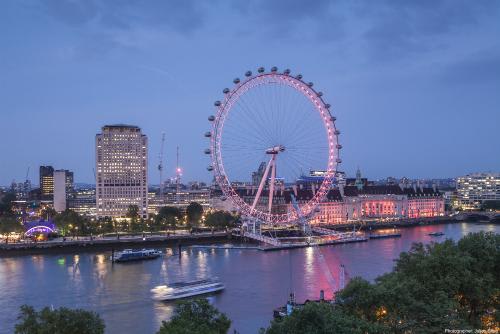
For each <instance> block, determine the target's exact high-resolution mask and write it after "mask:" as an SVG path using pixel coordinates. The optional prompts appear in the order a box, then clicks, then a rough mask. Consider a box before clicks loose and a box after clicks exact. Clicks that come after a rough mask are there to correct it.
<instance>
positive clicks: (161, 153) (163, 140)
mask: <svg viewBox="0 0 500 334" xmlns="http://www.w3.org/2000/svg"><path fill="white" fill-rule="evenodd" d="M164 147H165V132H163V133H162V134H161V148H160V154H158V159H159V162H158V171H159V172H160V197H161V198H163V149H164Z"/></svg>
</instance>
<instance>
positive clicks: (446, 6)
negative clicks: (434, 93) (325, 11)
mask: <svg viewBox="0 0 500 334" xmlns="http://www.w3.org/2000/svg"><path fill="white" fill-rule="evenodd" d="M499 9H500V2H498V1H487V0H485V1H481V0H480V1H465V0H420V1H409V0H399V1H396V0H385V1H377V2H367V1H359V2H357V4H356V12H357V13H358V17H359V18H360V19H361V20H363V21H364V22H365V24H366V26H367V29H366V31H365V33H364V34H363V37H364V40H365V42H366V46H367V49H368V51H369V52H370V54H371V56H372V57H374V58H387V59H389V60H392V59H394V58H398V57H404V56H408V55H412V54H418V53H423V52H427V51H430V50H432V49H435V48H437V47H438V46H441V42H440V38H441V37H443V36H446V35H449V34H454V33H457V34H459V33H461V32H463V29H466V28H467V27H473V26H475V25H477V24H479V23H480V22H481V20H483V19H484V18H487V17H490V16H495V15H496V16H498V13H499Z"/></svg>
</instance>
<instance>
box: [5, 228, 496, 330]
mask: <svg viewBox="0 0 500 334" xmlns="http://www.w3.org/2000/svg"><path fill="white" fill-rule="evenodd" d="M435 231H442V232H444V233H445V236H443V237H430V236H429V235H428V233H430V232H435ZM477 231H494V232H496V233H500V226H499V225H490V224H484V225H480V224H473V223H461V224H447V225H433V226H420V227H412V228H406V229H402V230H401V231H400V232H401V233H402V237H401V238H394V239H377V240H370V241H368V242H361V243H353V244H344V245H335V246H323V247H321V248H320V249H321V250H320V252H321V254H322V255H323V258H324V259H325V260H326V263H327V266H328V268H329V269H328V270H329V271H330V272H331V273H332V275H333V276H334V278H335V280H336V284H339V267H340V264H343V265H344V266H345V268H346V273H347V278H349V277H354V276H362V277H364V278H366V279H369V280H373V279H374V278H376V277H377V276H379V275H381V274H383V273H385V272H388V271H390V270H391V269H392V268H393V265H394V261H393V260H394V259H395V258H397V257H398V256H399V253H400V252H402V251H407V250H409V249H410V247H411V244H412V243H413V242H417V241H418V242H424V243H428V242H431V241H442V240H444V239H445V238H452V239H454V240H458V239H460V238H461V237H462V236H464V235H466V234H467V233H469V232H477ZM174 251H176V250H175V249H174V250H173V249H171V248H166V249H165V252H166V253H167V254H168V255H166V256H164V257H162V258H159V259H156V260H151V261H142V262H136V263H125V264H112V263H111V261H110V260H109V257H110V252H81V253H78V254H59V255H56V254H46V255H26V256H13V257H1V258H0V310H1V312H0V333H2V334H3V333H12V332H13V327H14V324H15V322H16V317H17V314H18V310H19V306H20V305H22V304H30V305H33V306H35V307H36V308H40V307H43V306H50V305H53V306H54V307H59V306H67V307H72V308H77V307H78V308H84V309H89V310H94V311H96V312H98V313H99V314H100V315H101V316H102V318H103V319H104V320H105V322H106V333H155V332H156V331H157V330H158V329H159V327H160V324H161V321H162V320H165V319H168V318H169V316H170V315H171V314H172V312H173V310H174V305H173V304H167V303H161V302H155V301H153V300H152V299H151V295H150V289H151V288H152V287H154V286H156V285H159V284H163V283H164V282H174V281H182V280H192V279H196V278H206V277H218V278H220V279H221V280H222V281H223V282H224V284H225V285H226V289H225V290H224V291H223V292H221V293H219V294H217V295H214V296H211V297H209V300H210V301H211V302H212V303H213V304H214V305H215V306H216V307H217V308H218V309H219V310H221V311H222V312H225V313H226V314H227V315H228V316H229V318H231V319H232V321H233V326H232V328H234V329H236V330H237V331H238V332H240V333H242V334H245V333H257V332H258V329H259V328H260V327H266V326H267V325H268V324H269V321H270V320H271V318H272V311H273V309H274V308H275V307H277V306H281V305H283V304H284V303H285V302H286V300H287V296H288V294H289V292H290V291H291V290H293V291H294V292H295V294H296V297H297V301H299V302H301V301H304V300H305V299H307V298H309V299H317V298H318V297H319V291H320V290H321V289H323V290H325V293H326V296H327V297H331V294H332V293H331V290H332V288H331V287H330V284H329V283H328V280H327V275H326V273H325V270H326V269H325V266H324V265H322V263H321V260H320V256H319V255H320V254H319V253H318V252H319V251H318V248H302V249H293V250H282V251H273V252H262V251H258V250H241V249H231V250H227V249H198V248H185V249H183V251H182V253H181V256H178V255H177V254H174Z"/></svg>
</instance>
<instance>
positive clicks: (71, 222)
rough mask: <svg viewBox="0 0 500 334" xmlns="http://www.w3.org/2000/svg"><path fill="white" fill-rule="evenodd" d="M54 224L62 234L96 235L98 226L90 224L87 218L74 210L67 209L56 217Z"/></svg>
mask: <svg viewBox="0 0 500 334" xmlns="http://www.w3.org/2000/svg"><path fill="white" fill-rule="evenodd" d="M54 223H55V224H56V226H57V228H58V229H59V231H61V233H62V234H64V235H66V234H84V235H86V234H90V233H96V232H97V231H96V230H97V227H98V224H93V225H92V224H90V221H89V219H88V218H86V217H82V216H80V215H79V214H78V213H76V212H75V211H73V210H70V209H66V210H64V211H63V212H61V213H58V214H56V215H55V216H54Z"/></svg>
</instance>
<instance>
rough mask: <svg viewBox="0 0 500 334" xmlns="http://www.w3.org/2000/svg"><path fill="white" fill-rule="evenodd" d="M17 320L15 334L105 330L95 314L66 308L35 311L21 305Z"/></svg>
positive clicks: (84, 333)
mask: <svg viewBox="0 0 500 334" xmlns="http://www.w3.org/2000/svg"><path fill="white" fill-rule="evenodd" d="M17 319H18V323H17V324H16V326H15V333H16V334H46V333H47V334H48V333H51V334H66V333H72V334H102V333H104V328H105V325H104V321H103V320H102V319H101V318H100V317H99V315H98V314H97V313H95V312H90V311H85V310H82V309H74V310H72V309H68V308H66V307H61V308H58V309H55V310H53V309H50V308H48V307H45V308H43V309H42V310H40V311H36V310H35V309H34V308H33V307H32V306H28V305H23V306H21V310H20V314H19V316H18V318H17Z"/></svg>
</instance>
